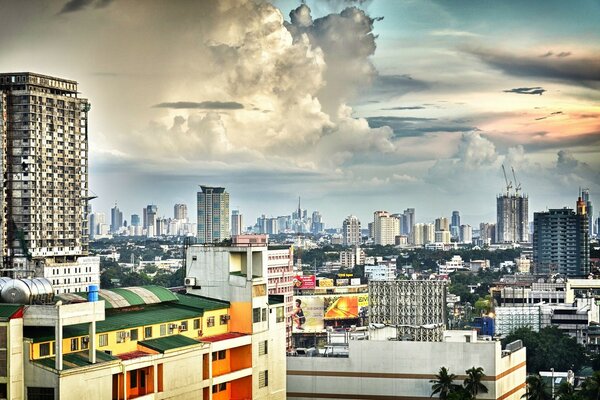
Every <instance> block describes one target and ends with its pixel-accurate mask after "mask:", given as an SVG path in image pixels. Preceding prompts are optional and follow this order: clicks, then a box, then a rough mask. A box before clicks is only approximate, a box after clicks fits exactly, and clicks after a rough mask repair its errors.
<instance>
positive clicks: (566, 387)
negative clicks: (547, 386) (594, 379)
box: [556, 381, 580, 400]
mask: <svg viewBox="0 0 600 400" xmlns="http://www.w3.org/2000/svg"><path fill="white" fill-rule="evenodd" d="M556 398H558V399H560V400H579V399H580V396H579V394H577V393H575V388H574V387H573V385H571V384H570V383H569V382H568V381H565V382H563V383H561V384H560V386H559V387H558V388H557V389H556Z"/></svg>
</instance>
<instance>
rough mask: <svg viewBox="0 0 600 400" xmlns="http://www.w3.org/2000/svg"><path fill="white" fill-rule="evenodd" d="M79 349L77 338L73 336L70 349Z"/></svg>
mask: <svg viewBox="0 0 600 400" xmlns="http://www.w3.org/2000/svg"><path fill="white" fill-rule="evenodd" d="M77 350H79V339H77V338H74V339H71V351H77Z"/></svg>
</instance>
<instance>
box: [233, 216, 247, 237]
mask: <svg viewBox="0 0 600 400" xmlns="http://www.w3.org/2000/svg"><path fill="white" fill-rule="evenodd" d="M243 226H244V220H243V217H242V214H240V211H239V210H233V211H231V235H232V236H237V235H241V234H242V228H243Z"/></svg>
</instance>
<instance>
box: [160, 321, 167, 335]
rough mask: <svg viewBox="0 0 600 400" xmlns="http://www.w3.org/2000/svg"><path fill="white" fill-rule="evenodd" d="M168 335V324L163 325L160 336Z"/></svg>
mask: <svg viewBox="0 0 600 400" xmlns="http://www.w3.org/2000/svg"><path fill="white" fill-rule="evenodd" d="M166 334H167V325H166V324H162V325H161V326H160V336H165V335H166Z"/></svg>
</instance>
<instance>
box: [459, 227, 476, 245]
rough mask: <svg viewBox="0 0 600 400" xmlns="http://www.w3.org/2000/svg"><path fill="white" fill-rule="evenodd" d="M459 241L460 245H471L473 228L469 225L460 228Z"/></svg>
mask: <svg viewBox="0 0 600 400" xmlns="http://www.w3.org/2000/svg"><path fill="white" fill-rule="evenodd" d="M459 239H460V242H461V243H466V244H471V242H472V241H473V228H472V227H471V225H461V226H460V229H459Z"/></svg>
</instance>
